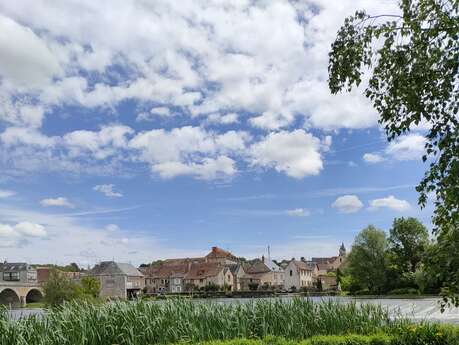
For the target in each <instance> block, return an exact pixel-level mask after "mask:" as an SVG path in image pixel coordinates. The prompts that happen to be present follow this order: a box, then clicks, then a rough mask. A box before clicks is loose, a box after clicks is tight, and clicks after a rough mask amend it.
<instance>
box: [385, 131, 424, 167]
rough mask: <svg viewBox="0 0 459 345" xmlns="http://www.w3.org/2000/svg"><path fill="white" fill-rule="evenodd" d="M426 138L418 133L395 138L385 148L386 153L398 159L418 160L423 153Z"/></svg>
mask: <svg viewBox="0 0 459 345" xmlns="http://www.w3.org/2000/svg"><path fill="white" fill-rule="evenodd" d="M425 144H426V138H425V137H423V136H422V135H419V134H409V135H405V136H402V137H399V138H397V139H396V140H395V141H393V142H391V143H390V144H389V146H388V147H387V149H386V154H387V155H389V156H391V157H392V158H394V159H396V160H400V161H405V160H420V159H421V158H422V155H423V154H424V146H425Z"/></svg>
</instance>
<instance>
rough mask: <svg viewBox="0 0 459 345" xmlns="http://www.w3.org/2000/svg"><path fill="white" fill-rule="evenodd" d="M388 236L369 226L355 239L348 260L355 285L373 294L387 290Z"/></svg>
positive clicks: (348, 268) (349, 270)
mask: <svg viewBox="0 0 459 345" xmlns="http://www.w3.org/2000/svg"><path fill="white" fill-rule="evenodd" d="M386 249H387V240H386V234H385V232H384V231H382V230H378V229H376V228H375V227H374V226H373V225H369V226H368V227H367V228H365V229H363V230H362V231H361V232H360V233H359V234H358V235H357V237H356V238H355V240H354V244H353V245H352V250H351V253H350V254H349V256H348V259H347V271H348V273H349V274H350V275H351V277H352V281H353V283H354V284H356V285H358V286H359V287H360V288H361V289H368V290H370V292H372V293H378V294H379V293H383V292H385V289H386V258H385V253H386Z"/></svg>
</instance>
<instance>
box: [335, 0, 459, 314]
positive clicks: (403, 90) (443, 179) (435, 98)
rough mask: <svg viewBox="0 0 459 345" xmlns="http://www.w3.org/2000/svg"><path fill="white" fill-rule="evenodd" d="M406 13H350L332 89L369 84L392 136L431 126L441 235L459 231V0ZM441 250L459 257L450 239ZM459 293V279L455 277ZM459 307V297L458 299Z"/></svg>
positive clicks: (427, 0) (416, 1)
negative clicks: (366, 82) (362, 83)
mask: <svg viewBox="0 0 459 345" xmlns="http://www.w3.org/2000/svg"><path fill="white" fill-rule="evenodd" d="M399 6H400V13H394V14H392V13H391V14H377V15H370V14H367V13H366V12H365V11H359V12H356V14H355V15H354V16H351V17H348V18H346V19H345V21H344V25H343V26H342V27H341V29H340V30H339V31H338V34H337V37H336V40H335V41H334V43H333V44H332V47H331V52H330V60H329V87H330V90H331V91H332V93H337V92H339V91H342V90H350V89H352V88H353V87H354V86H358V85H360V84H361V82H362V80H364V79H366V76H364V74H366V73H368V78H369V80H368V84H367V86H366V89H365V96H366V97H367V98H369V99H370V100H371V102H372V103H373V106H374V107H375V109H376V110H377V111H378V113H379V114H380V119H379V122H380V124H381V125H382V126H384V128H385V131H386V134H387V137H388V139H389V140H392V139H394V138H396V137H397V136H399V135H401V134H404V133H407V132H409V131H410V130H412V129H413V127H414V126H417V125H419V124H425V125H427V126H426V127H427V128H428V130H427V133H426V135H425V138H426V144H425V154H424V156H423V157H422V159H423V160H424V161H427V160H429V161H430V163H429V169H428V170H427V172H426V174H425V176H424V178H423V180H422V181H421V182H420V184H419V185H418V187H417V190H418V192H419V193H420V197H419V204H420V205H421V206H422V207H424V206H425V205H426V203H427V200H428V196H429V195H431V194H433V195H434V199H435V201H434V203H435V211H434V216H433V224H434V225H435V228H434V232H435V233H443V232H444V234H442V237H444V238H449V237H451V236H453V237H455V236H457V235H455V234H453V233H454V232H455V233H458V232H459V129H458V124H459V116H458V113H459V73H458V70H459V16H458V13H459V1H457V0H400V1H399ZM439 245H444V247H442V248H441V250H442V251H443V252H444V253H445V255H448V256H451V257H452V256H454V257H456V258H457V257H459V251H458V250H457V249H455V250H453V251H449V252H447V251H448V250H451V246H450V245H449V244H448V243H447V242H439ZM447 283H448V285H449V287H450V291H451V293H452V295H453V296H454V295H455V294H458V293H459V281H458V279H457V277H456V276H453V277H452V278H450V279H448V282H447ZM456 297H458V295H456ZM455 302H456V304H457V305H459V298H455Z"/></svg>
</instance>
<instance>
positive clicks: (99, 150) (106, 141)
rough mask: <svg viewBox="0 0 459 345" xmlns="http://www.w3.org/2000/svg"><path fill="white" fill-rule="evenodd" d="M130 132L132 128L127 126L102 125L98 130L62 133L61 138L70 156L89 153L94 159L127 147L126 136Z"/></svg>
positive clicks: (104, 157) (110, 154)
mask: <svg viewBox="0 0 459 345" xmlns="http://www.w3.org/2000/svg"><path fill="white" fill-rule="evenodd" d="M132 133H133V130H132V129H131V128H129V127H127V126H121V125H113V126H105V127H102V128H101V129H100V131H98V132H95V131H86V130H80V131H74V132H70V133H68V134H66V135H64V137H63V140H64V144H65V145H66V147H67V148H68V150H69V152H70V155H72V156H79V155H82V154H84V153H90V154H91V156H93V157H94V158H96V159H106V158H107V157H109V156H113V155H116V154H119V151H120V150H121V149H125V148H127V143H128V139H127V136H128V135H130V134H132Z"/></svg>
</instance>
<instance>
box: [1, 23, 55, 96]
mask: <svg viewBox="0 0 459 345" xmlns="http://www.w3.org/2000/svg"><path fill="white" fill-rule="evenodd" d="M59 72H60V66H59V63H58V61H57V60H56V58H55V56H54V54H53V53H52V52H51V51H50V50H49V48H48V47H47V45H46V43H45V42H44V41H43V40H42V39H41V38H40V37H38V36H37V35H36V34H35V33H34V32H33V31H32V30H31V29H30V28H28V27H25V26H22V25H20V24H18V23H17V22H16V21H14V20H12V19H10V18H8V17H5V16H3V15H0V75H1V76H3V77H4V78H6V79H7V80H10V81H12V82H13V83H17V84H19V85H20V86H29V87H30V86H39V85H43V84H45V83H46V82H48V81H49V79H50V78H52V77H53V76H54V75H57V74H58V73H59Z"/></svg>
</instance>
